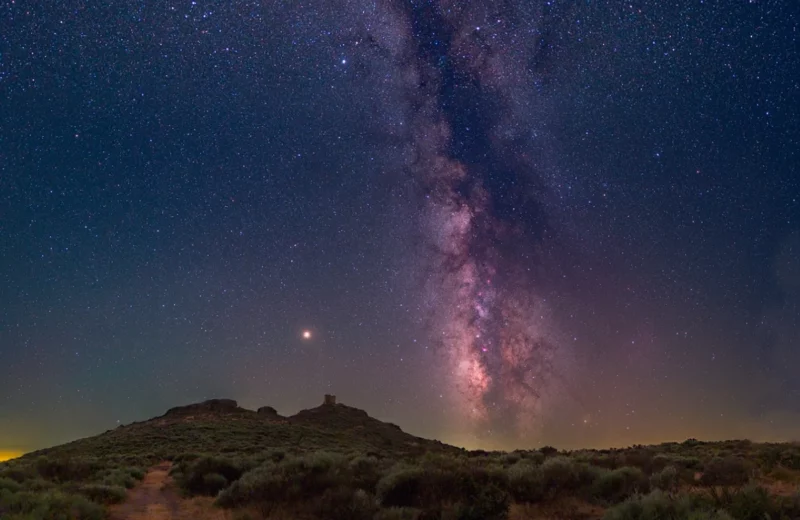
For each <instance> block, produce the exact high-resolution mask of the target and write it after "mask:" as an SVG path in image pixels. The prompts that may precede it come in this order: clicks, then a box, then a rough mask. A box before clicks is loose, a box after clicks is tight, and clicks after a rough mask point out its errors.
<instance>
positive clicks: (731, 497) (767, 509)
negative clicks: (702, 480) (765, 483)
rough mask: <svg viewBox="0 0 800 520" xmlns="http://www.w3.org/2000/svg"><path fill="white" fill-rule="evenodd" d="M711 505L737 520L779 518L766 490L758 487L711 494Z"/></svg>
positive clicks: (776, 508)
mask: <svg viewBox="0 0 800 520" xmlns="http://www.w3.org/2000/svg"><path fill="white" fill-rule="evenodd" d="M711 498H712V503H713V505H714V506H715V507H717V508H719V509H724V510H725V511H726V512H728V513H729V514H730V515H731V516H732V517H734V518H736V519H737V520H763V519H766V518H772V517H775V518H779V517H780V515H779V512H778V507H777V505H776V504H774V503H773V502H772V500H771V499H770V496H769V494H768V493H767V490H766V489H764V488H762V487H759V486H747V487H745V488H744V489H742V490H741V491H738V492H734V493H732V492H730V491H728V490H727V489H725V490H723V491H722V492H720V493H717V492H715V491H712V492H711Z"/></svg>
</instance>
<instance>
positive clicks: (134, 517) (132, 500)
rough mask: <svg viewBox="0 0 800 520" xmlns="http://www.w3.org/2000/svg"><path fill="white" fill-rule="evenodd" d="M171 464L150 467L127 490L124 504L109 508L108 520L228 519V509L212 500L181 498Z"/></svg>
mask: <svg viewBox="0 0 800 520" xmlns="http://www.w3.org/2000/svg"><path fill="white" fill-rule="evenodd" d="M171 468H172V463H171V462H169V461H165V462H162V463H160V464H158V465H156V466H154V467H153V468H151V469H150V470H149V471H148V472H147V475H145V477H144V480H143V481H142V483H141V484H140V485H138V486H136V487H135V488H133V489H132V490H130V492H129V493H128V498H127V500H126V501H125V502H124V503H123V504H119V505H116V506H112V507H111V508H110V518H111V520H228V519H229V518H230V516H231V515H230V512H228V511H223V510H220V509H218V508H215V507H213V504H212V503H213V499H211V498H207V497H196V498H192V499H184V498H182V497H181V496H180V493H179V491H178V490H177V489H176V488H175V485H174V483H173V482H172V478H171V477H170V476H169V471H170V469H171Z"/></svg>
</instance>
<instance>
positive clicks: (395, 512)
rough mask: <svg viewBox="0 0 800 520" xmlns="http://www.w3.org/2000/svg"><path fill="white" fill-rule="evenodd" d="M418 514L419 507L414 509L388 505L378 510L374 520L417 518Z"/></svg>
mask: <svg viewBox="0 0 800 520" xmlns="http://www.w3.org/2000/svg"><path fill="white" fill-rule="evenodd" d="M419 516H420V510H419V509H414V508H412V507H390V508H388V509H381V510H380V511H378V513H377V514H376V515H375V517H374V520H417V519H418V518H419Z"/></svg>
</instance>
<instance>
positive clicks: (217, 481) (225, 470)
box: [176, 457, 243, 496]
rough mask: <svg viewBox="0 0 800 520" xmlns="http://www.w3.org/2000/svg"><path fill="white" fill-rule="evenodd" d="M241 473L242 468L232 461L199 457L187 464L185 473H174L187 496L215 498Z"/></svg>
mask: <svg viewBox="0 0 800 520" xmlns="http://www.w3.org/2000/svg"><path fill="white" fill-rule="evenodd" d="M242 473H243V469H242V467H241V466H240V465H238V464H237V463H236V462H234V461H232V460H229V459H224V458H220V457H200V458H198V459H195V460H193V461H192V462H191V463H189V465H188V467H187V468H186V469H185V471H183V472H182V473H176V480H177V481H178V483H179V484H180V486H181V488H182V489H183V490H184V491H185V492H186V493H187V494H189V495H206V496H215V495H216V494H217V493H219V491H220V490H221V489H223V488H224V487H226V486H227V485H228V483H230V482H235V481H236V480H238V479H239V478H240V477H241V476H242Z"/></svg>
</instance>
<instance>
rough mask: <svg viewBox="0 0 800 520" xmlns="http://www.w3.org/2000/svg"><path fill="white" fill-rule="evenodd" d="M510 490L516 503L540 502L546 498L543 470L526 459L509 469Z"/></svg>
mask: <svg viewBox="0 0 800 520" xmlns="http://www.w3.org/2000/svg"><path fill="white" fill-rule="evenodd" d="M508 490H509V492H510V493H511V496H512V497H513V498H514V501H516V502H521V503H529V502H539V501H540V500H542V499H543V498H544V492H545V488H544V476H543V474H542V468H541V467H540V466H539V465H538V464H535V463H532V462H529V461H527V460H525V459H522V460H520V461H519V462H517V463H516V464H514V465H512V466H511V467H509V468H508Z"/></svg>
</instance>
